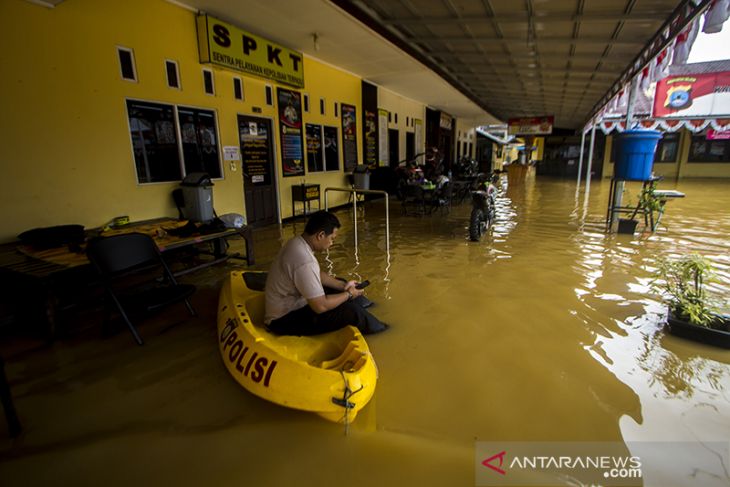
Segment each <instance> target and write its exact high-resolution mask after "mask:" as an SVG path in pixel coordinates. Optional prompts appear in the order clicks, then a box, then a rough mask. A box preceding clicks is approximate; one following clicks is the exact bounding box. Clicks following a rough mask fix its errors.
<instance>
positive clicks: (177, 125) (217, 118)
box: [124, 98, 226, 186]
mask: <svg viewBox="0 0 730 487" xmlns="http://www.w3.org/2000/svg"><path fill="white" fill-rule="evenodd" d="M128 101H133V102H139V103H154V104H157V105H168V106H171V107H172V113H173V117H174V121H175V135H176V137H177V153H178V164H179V165H180V174H182V177H183V178H185V176H187V172H186V171H185V158H184V157H183V146H182V144H183V142H182V127H180V114H179V113H178V107H179V106H183V107H185V108H192V109H195V110H207V111H211V112H213V113H214V115H215V130H216V145H217V149H218V168H219V169H220V174H221V175H220V177H217V178H211V180H213V181H222V180H224V179H225V176H226V173H225V167H223V160H222V159H223V147H222V145H221V144H222V141H221V135H220V134H221V128H220V114H219V113H218V110H217V109H215V108H210V107H201V106H196V105H192V104H185V103H182V104H179V103H169V102H165V101H158V100H147V99H142V98H125V99H124V107H125V108H124V110H125V112H126V117H127V134H128V136H129V149H130V152H129V153H130V154H131V155H132V160H131V162H132V165H133V166H134V177H135V181H136V183H137V186H151V185H159V184H170V183H176V182H177V181H153V182H148V183H140V182H139V174H138V173H137V162H136V161H135V159H134V145H133V144H132V137H131V133H132V127H131V125H130V123H129V112H128V111H127V102H128Z"/></svg>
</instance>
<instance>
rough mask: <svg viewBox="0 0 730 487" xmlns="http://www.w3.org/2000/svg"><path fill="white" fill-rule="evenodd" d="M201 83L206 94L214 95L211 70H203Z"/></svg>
mask: <svg viewBox="0 0 730 487" xmlns="http://www.w3.org/2000/svg"><path fill="white" fill-rule="evenodd" d="M203 85H204V87H205V92H206V93H207V94H209V95H215V87H214V86H213V71H211V70H209V69H204V70H203Z"/></svg>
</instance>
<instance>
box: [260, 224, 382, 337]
mask: <svg viewBox="0 0 730 487" xmlns="http://www.w3.org/2000/svg"><path fill="white" fill-rule="evenodd" d="M338 228H340V221H339V220H338V219H337V217H336V216H335V215H333V214H332V213H330V212H327V211H318V212H316V213H313V214H312V215H311V216H310V218H309V221H307V225H306V226H305V227H304V233H302V234H301V235H299V236H298V237H294V238H292V239H291V240H289V241H288V242H287V243H286V244H284V246H283V247H282V248H281V250H280V251H279V254H278V255H277V256H276V259H274V263H273V264H272V265H271V269H270V270H269V275H268V277H267V279H266V316H265V323H266V326H267V327H268V329H269V330H270V331H272V332H274V333H277V334H279V335H317V334H320V333H326V332H328V331H333V330H337V329H339V328H342V327H344V326H347V325H353V326H356V327H357V328H358V329H359V330H360V332H361V333H363V334H372V333H379V332H381V331H385V330H386V329H387V328H388V325H386V324H384V323H381V322H380V320H378V319H377V318H376V317H374V316H373V315H372V314H370V313H369V312H368V311H366V310H365V309H363V307H362V306H361V305H360V304H359V303H357V302H355V300H356V299H357V298H359V297H360V296H362V294H363V291H362V289H357V288H356V285H357V282H356V281H347V282H343V281H340V280H338V279H335V278H334V277H332V276H330V275H329V274H327V273H326V272H322V271H320V269H319V262H318V261H317V258H316V257H315V256H314V252H321V251H324V250H327V249H328V248H330V247H331V246H332V244H333V243H334V240H335V238H336V237H337V230H338ZM325 287H327V288H328V289H327V291H328V292H325Z"/></svg>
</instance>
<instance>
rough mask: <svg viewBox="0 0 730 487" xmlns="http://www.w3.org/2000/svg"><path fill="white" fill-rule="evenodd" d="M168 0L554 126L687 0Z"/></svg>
mask: <svg viewBox="0 0 730 487" xmlns="http://www.w3.org/2000/svg"><path fill="white" fill-rule="evenodd" d="M168 1H171V2H172V3H175V4H178V5H184V6H188V7H190V8H192V9H194V10H200V11H205V12H207V13H209V14H211V15H213V16H216V17H219V18H221V19H222V20H226V21H229V22H231V23H233V24H235V25H237V26H239V27H241V28H242V29H244V30H249V31H251V32H253V33H255V34H258V35H261V36H262V37H266V38H268V39H271V40H273V41H275V42H278V43H280V44H283V45H285V46H287V47H290V48H292V49H296V50H299V51H302V52H304V53H305V54H306V55H309V56H311V57H314V58H317V59H319V60H321V61H324V62H327V63H329V64H332V65H334V66H337V67H340V68H342V69H345V70H347V71H350V72H352V73H354V74H356V75H358V76H361V77H362V78H364V79H366V80H368V81H371V82H373V83H375V84H377V85H379V86H382V87H384V88H387V89H390V90H392V91H394V92H396V93H399V94H402V95H406V96H407V97H409V98H412V99H414V100H417V101H419V102H423V103H425V104H427V105H429V106H431V107H434V108H438V109H441V110H444V111H446V112H448V113H450V114H452V115H454V116H456V117H460V118H465V119H468V120H471V121H474V122H476V123H480V124H489V123H495V122H496V121H497V120H496V119H499V120H502V121H506V120H507V119H508V118H511V117H520V116H537V115H554V116H555V125H556V126H557V127H562V128H570V129H577V128H578V127H580V126H581V125H582V124H583V123H585V121H586V119H587V118H588V117H589V116H590V115H591V111H592V109H593V108H594V106H595V104H596V103H597V102H598V101H599V100H600V99H601V98H602V97H603V96H604V95H605V94H606V93H607V92H608V91H609V89H610V88H611V87H612V86H613V85H614V83H615V82H616V80H617V79H618V78H619V76H620V74H621V73H622V72H623V71H624V70H625V69H626V67H627V66H629V65H630V64H631V62H632V61H633V60H634V59H635V58H636V57H637V55H638V54H639V53H640V52H641V51H642V50H643V48H644V47H645V45H646V44H647V43H648V42H649V41H650V40H651V39H652V37H654V35H655V34H656V33H657V31H658V30H659V29H660V28H661V27H662V24H663V23H664V22H665V20H666V19H667V18H669V17H670V15H671V14H672V12H674V11H675V9H676V8H677V7H678V5H679V4H681V3H683V2H680V1H678V0H521V1H520V0H355V1H346V0H333V1H327V0H266V1H250V0H249V1H245V0H183V1H177V0H168ZM355 17H357V19H358V20H356V19H355ZM315 33H316V34H317V42H316V43H315V42H314V36H313V34H315Z"/></svg>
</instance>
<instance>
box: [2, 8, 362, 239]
mask: <svg viewBox="0 0 730 487" xmlns="http://www.w3.org/2000/svg"><path fill="white" fill-rule="evenodd" d="M240 27H241V28H243V29H246V27H247V26H240ZM0 42H2V46H3V49H2V51H0V52H1V54H0V63H1V64H2V66H3V76H0V93H2V97H3V103H2V107H3V116H2V117H0V133H2V134H3V143H2V144H0V161H2V170H3V175H4V178H3V179H4V188H3V191H2V192H1V193H0V194H1V196H0V221H2V222H3V223H2V227H0V240H10V239H12V238H14V237H15V235H17V234H18V233H20V232H21V231H23V230H26V229H28V228H32V227H39V226H50V225H59V224H65V223H80V224H83V225H84V226H86V227H94V226H98V225H102V224H104V223H106V222H107V221H109V220H110V219H111V218H113V217H115V216H118V215H129V217H130V218H131V219H132V220H143V219H148V218H154V217H159V216H177V211H176V210H175V208H174V204H173V202H172V198H171V196H170V195H171V191H172V190H173V189H174V188H176V187H177V184H178V183H176V182H175V183H158V184H145V185H139V184H137V179H136V174H135V166H134V158H133V155H132V148H131V141H130V135H129V126H128V120H127V113H126V99H128V98H132V99H140V100H146V101H153V102H160V103H167V104H180V105H186V106H193V107H199V108H206V109H212V110H214V111H215V112H216V114H217V122H218V129H219V134H218V135H219V148H221V149H222V147H223V146H227V145H238V143H239V142H238V134H237V129H236V125H237V120H236V116H237V114H252V115H255V116H260V117H267V118H271V119H274V127H275V128H276V127H277V124H276V110H275V108H274V107H268V106H266V104H265V91H264V87H265V85H266V84H267V83H268V84H270V85H272V86H273V88H274V89H275V88H276V85H275V84H273V83H269V82H267V81H265V80H263V79H258V78H251V77H245V76H241V75H240V74H239V73H234V72H230V71H225V70H222V69H217V68H214V69H213V71H214V76H215V86H216V95H215V96H211V95H206V94H205V93H204V91H203V79H202V68H203V66H202V65H201V64H200V63H199V61H198V52H197V40H196V31H195V15H194V14H193V13H192V12H191V11H189V10H185V9H183V8H181V7H178V6H175V5H173V4H170V3H168V2H164V1H161V0H128V1H124V2H122V1H117V2H112V1H104V2H99V1H94V0H73V1H67V2H62V3H61V4H59V5H58V6H57V7H56V8H53V9H49V8H45V7H41V6H38V5H35V4H31V3H29V2H26V1H23V0H3V1H2V2H0ZM117 46H122V47H126V48H131V49H133V50H134V57H135V64H136V69H137V77H138V80H139V81H138V82H136V83H135V82H130V81H125V80H123V79H121V76H120V70H119V63H118V58H117V51H116V48H117ZM166 59H171V60H175V61H177V62H178V65H179V69H180V79H181V85H182V90H176V89H170V88H168V87H167V84H166V77H165V69H164V62H165V60H166ZM305 73H306V76H307V78H306V88H305V90H303V91H304V92H307V93H309V95H310V103H311V106H310V113H305V114H303V115H304V117H303V118H304V121H305V122H310V121H311V122H314V123H326V124H328V125H333V126H336V127H338V132H339V133H340V146H341V145H342V143H341V124H340V119H339V117H337V118H335V117H334V113H333V107H332V103H334V102H335V101H337V102H338V103H341V102H345V103H348V104H351V105H355V106H356V107H357V115H358V155H360V154H361V153H362V148H361V141H360V127H359V125H360V123H361V122H360V116H361V104H360V99H361V95H360V90H361V88H360V80H359V79H358V78H356V77H355V76H352V75H349V74H346V73H343V72H341V71H339V70H336V69H334V68H332V67H329V66H326V65H324V64H321V63H318V62H316V61H314V60H312V59H306V60H305ZM234 76H239V77H241V78H242V79H243V82H244V93H245V100H244V101H243V102H241V101H237V100H235V99H234V98H233V82H232V78H233V77H234ZM274 94H275V92H274ZM320 96H326V97H327V100H328V106H327V115H326V116H324V117H323V116H321V115H319V110H318V109H319V97H320ZM254 106H255V107H260V108H261V109H262V113H260V114H254V113H253V111H252V107H254ZM275 132H276V133H278V130H275ZM221 152H222V150H221ZM275 154H276V162H275V164H276V165H277V168H280V164H281V163H280V144H279V141H278V137H277V140H276V148H275ZM221 159H222V154H221ZM235 167H236V170H235V171H233V170H232V169H231V166H230V164H228V163H225V164H223V179H220V180H215V186H214V189H213V197H214V203H215V208H216V210H217V212H218V213H219V214H223V213H228V212H236V213H241V214H244V215H245V213H246V212H245V208H244V206H243V205H244V203H243V182H242V176H241V170H240V163H237V164H236V165H235ZM340 168H341V169H340V171H339V172H337V173H320V174H315V175H310V174H307V176H306V181H307V182H308V183H319V184H321V185H322V188H323V189H324V187H325V186H340V187H341V186H344V182H345V177H344V174H343V173H342V154H340ZM277 171H278V172H279V173H280V172H281V171H280V169H277ZM300 181H301V178H286V179H283V180H280V193H281V205H280V206H281V211H282V216H283V217H287V216H289V215H290V213H291V201H290V195H291V191H290V189H289V188H290V186H291V184H298V183H299V182H300ZM346 198H347V196H346V195H341V194H338V195H337V196H335V197H333V198H332V199H331V202H330V204H331V205H335V204H339V203H341V202H343V201H344V200H346Z"/></svg>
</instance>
